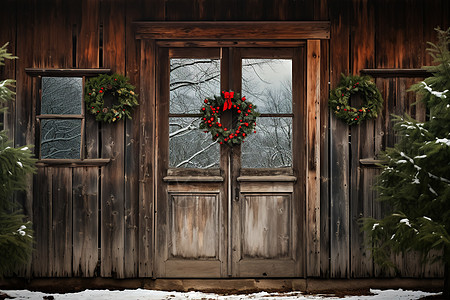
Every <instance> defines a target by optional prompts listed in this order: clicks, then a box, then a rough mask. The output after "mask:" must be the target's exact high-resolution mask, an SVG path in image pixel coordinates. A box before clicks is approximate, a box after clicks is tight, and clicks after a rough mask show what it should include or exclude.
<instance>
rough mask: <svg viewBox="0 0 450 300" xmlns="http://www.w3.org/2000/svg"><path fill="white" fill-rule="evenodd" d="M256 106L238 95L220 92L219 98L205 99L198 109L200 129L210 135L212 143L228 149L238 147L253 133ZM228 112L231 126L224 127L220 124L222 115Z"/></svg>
mask: <svg viewBox="0 0 450 300" xmlns="http://www.w3.org/2000/svg"><path fill="white" fill-rule="evenodd" d="M255 109H256V105H253V104H252V103H251V102H250V101H247V99H246V98H245V97H242V98H241V97H240V95H239V93H235V92H222V95H221V96H214V97H212V98H206V99H205V100H204V104H203V106H202V108H201V109H200V111H201V113H202V121H201V122H200V129H205V131H204V132H205V133H208V132H209V133H211V136H212V139H213V141H217V142H218V143H219V144H225V145H228V146H230V147H233V146H234V145H239V144H240V143H242V142H243V141H244V139H245V138H246V137H247V136H248V135H250V134H251V133H252V132H253V133H255V132H256V130H255V126H256V118H257V117H258V116H259V113H258V112H256V111H255ZM227 110H230V111H231V115H232V126H231V127H228V128H227V127H226V126H225V125H223V124H222V123H221V117H222V113H223V112H225V111H227Z"/></svg>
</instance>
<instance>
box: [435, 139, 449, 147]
mask: <svg viewBox="0 0 450 300" xmlns="http://www.w3.org/2000/svg"><path fill="white" fill-rule="evenodd" d="M436 144H444V145H447V146H449V147H450V140H449V139H446V138H443V139H436Z"/></svg>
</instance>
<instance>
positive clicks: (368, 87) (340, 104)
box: [328, 74, 383, 125]
mask: <svg viewBox="0 0 450 300" xmlns="http://www.w3.org/2000/svg"><path fill="white" fill-rule="evenodd" d="M355 94H358V95H359V96H360V97H361V99H362V101H363V104H362V106H361V107H352V106H350V105H349V100H350V98H351V96H352V95H355ZM328 106H329V107H330V109H331V110H332V111H333V112H334V114H335V115H336V116H337V117H338V118H340V119H342V120H343V121H345V122H346V123H347V124H349V125H354V124H359V123H361V122H362V121H363V120H369V119H373V118H376V117H377V116H378V114H379V112H380V111H381V108H382V107H383V98H382V97H381V93H380V91H379V90H378V88H377V86H376V85H375V83H374V82H373V80H372V78H371V77H369V76H354V75H349V76H345V75H344V74H342V78H341V81H340V82H339V84H338V86H337V87H336V88H334V89H333V90H331V91H330V99H329V100H328Z"/></svg>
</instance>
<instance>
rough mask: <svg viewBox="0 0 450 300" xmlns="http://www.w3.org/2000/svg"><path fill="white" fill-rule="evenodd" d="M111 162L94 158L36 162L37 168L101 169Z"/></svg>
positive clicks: (41, 160) (106, 159)
mask: <svg viewBox="0 0 450 300" xmlns="http://www.w3.org/2000/svg"><path fill="white" fill-rule="evenodd" d="M110 162H111V159H109V158H93V159H83V160H81V159H40V160H38V161H37V162H36V166H37V167H40V168H43V167H68V168H77V167H101V166H105V165H107V164H108V163H110Z"/></svg>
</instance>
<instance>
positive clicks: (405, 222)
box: [400, 218, 411, 227]
mask: <svg viewBox="0 0 450 300" xmlns="http://www.w3.org/2000/svg"><path fill="white" fill-rule="evenodd" d="M400 223H404V224H405V225H406V226H408V227H411V224H409V220H408V219H406V218H405V219H401V220H400Z"/></svg>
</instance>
